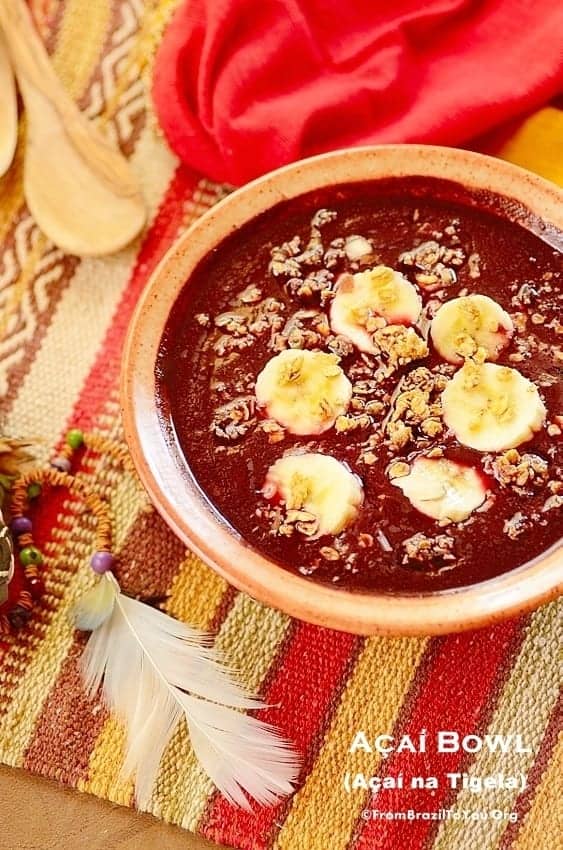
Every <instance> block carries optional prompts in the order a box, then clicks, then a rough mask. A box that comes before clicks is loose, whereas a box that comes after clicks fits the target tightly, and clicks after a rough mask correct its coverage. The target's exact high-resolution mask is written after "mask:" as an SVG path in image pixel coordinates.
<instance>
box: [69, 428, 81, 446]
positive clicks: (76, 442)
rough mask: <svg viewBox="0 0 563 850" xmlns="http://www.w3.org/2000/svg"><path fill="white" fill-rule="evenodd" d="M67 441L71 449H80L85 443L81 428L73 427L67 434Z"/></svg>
mask: <svg viewBox="0 0 563 850" xmlns="http://www.w3.org/2000/svg"><path fill="white" fill-rule="evenodd" d="M66 441H67V443H68V444H69V446H70V447H71V449H79V448H80V447H81V446H83V445H84V434H83V433H82V431H81V430H80V429H79V428H73V429H72V431H69V432H68V434H67V435H66Z"/></svg>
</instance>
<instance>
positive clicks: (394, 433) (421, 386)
mask: <svg viewBox="0 0 563 850" xmlns="http://www.w3.org/2000/svg"><path fill="white" fill-rule="evenodd" d="M447 383H448V378H447V377H446V375H443V374H442V373H441V372H433V371H431V370H430V369H428V368H427V367H426V366H419V367H418V368H416V369H413V370H412V372H408V373H407V374H406V375H404V376H403V378H402V379H401V381H400V382H399V384H398V386H397V390H396V392H395V396H394V399H393V401H392V405H391V410H390V413H389V416H388V418H387V422H386V424H385V432H384V433H385V442H386V444H387V445H388V446H390V447H391V448H392V449H393V450H396V451H402V450H404V449H405V447H406V446H408V445H409V444H410V443H413V442H414V443H417V444H418V445H419V447H420V448H424V447H426V446H428V445H430V443H431V441H432V440H435V439H436V438H438V437H440V436H441V435H442V434H443V432H444V424H443V422H442V418H441V417H442V405H441V403H440V395H441V393H442V391H443V390H444V389H445V387H446V384H447Z"/></svg>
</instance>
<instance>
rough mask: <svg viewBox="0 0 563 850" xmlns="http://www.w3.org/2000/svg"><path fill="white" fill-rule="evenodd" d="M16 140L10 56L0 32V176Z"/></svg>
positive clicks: (16, 116)
mask: <svg viewBox="0 0 563 850" xmlns="http://www.w3.org/2000/svg"><path fill="white" fill-rule="evenodd" d="M17 141H18V102H17V97H16V83H15V80H14V74H13V72H12V65H11V63H10V57H9V56H8V52H7V50H6V44H5V42H4V38H3V36H2V33H1V32H0V177H2V176H3V175H4V174H5V173H6V171H7V170H8V168H9V167H10V165H11V164H12V160H13V158H14V153H15V152H16V144H17Z"/></svg>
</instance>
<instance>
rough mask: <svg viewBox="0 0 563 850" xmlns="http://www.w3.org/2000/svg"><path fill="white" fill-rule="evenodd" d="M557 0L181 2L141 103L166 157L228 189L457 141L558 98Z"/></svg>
mask: <svg viewBox="0 0 563 850" xmlns="http://www.w3.org/2000/svg"><path fill="white" fill-rule="evenodd" d="M562 32H563V3H561V0H534V2H530V0H393V2H392V3H391V2H389V0H354V2H351V0H266V2H265V0H185V2H184V3H183V4H182V5H181V6H180V8H179V9H178V11H177V12H176V14H175V16H174V18H173V20H172V23H171V24H170V26H169V28H168V30H167V32H166V34H165V37H164V39H163V42H162V45H161V47H160V49H159V52H158V55H157V61H156V67H155V75H154V100H155V104H156V109H157V112H158V115H159V118H160V122H161V124H162V127H163V128H164V131H165V133H166V135H167V137H168V139H169V141H170V144H171V145H172V147H173V149H174V150H175V151H176V152H177V153H178V155H179V156H180V157H181V158H182V159H183V160H185V162H187V163H188V164H189V165H190V166H192V167H193V168H195V169H197V170H200V171H202V172H204V173H205V174H207V175H208V176H210V177H212V178H214V179H215V180H219V181H226V182H230V183H234V184H240V183H243V182H245V181H246V180H248V179H250V178H252V177H255V176H257V175H259V174H261V173H264V172H266V171H268V170H270V169H271V168H274V167H276V166H279V165H282V164H284V163H287V162H290V161H293V160H295V159H298V158H300V157H302V156H307V155H311V154H314V153H319V152H322V151H326V150H331V149H335V148H338V147H344V146H348V145H357V144H365V143H375V142H412V141H417V142H435V143H442V144H459V143H461V142H463V141H464V140H467V139H470V138H472V137H474V136H476V135H478V134H479V133H482V132H484V131H486V130H488V129H490V128H491V127H492V126H494V125H496V124H498V123H500V122H502V121H504V120H507V119H509V118H511V117H513V116H515V115H518V114H521V113H523V112H525V111H527V110H529V109H532V108H534V107H536V106H538V105H541V104H542V103H543V102H545V101H546V100H548V99H549V98H550V97H552V96H553V95H554V94H556V93H557V92H559V91H561V89H563V49H562V36H561V33H562Z"/></svg>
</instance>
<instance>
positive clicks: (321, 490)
mask: <svg viewBox="0 0 563 850" xmlns="http://www.w3.org/2000/svg"><path fill="white" fill-rule="evenodd" d="M262 493H263V495H264V496H265V497H266V498H267V499H269V500H270V501H276V500H279V501H281V502H282V503H283V504H284V505H285V508H286V513H287V515H288V518H289V520H291V519H292V518H294V519H296V520H297V521H299V520H301V522H302V523H303V531H304V533H306V534H307V536H308V537H309V539H310V540H317V539H318V538H319V537H322V536H323V535H325V534H339V533H340V532H341V531H342V530H343V529H344V528H345V527H346V526H347V525H349V524H350V523H351V522H352V521H353V520H354V519H355V518H356V516H357V514H358V510H359V508H360V506H361V504H362V503H363V501H364V488H363V486H362V482H361V479H360V478H359V477H358V476H357V475H354V473H353V472H351V470H350V469H349V468H348V466H347V465H346V464H344V463H341V462H340V461H339V460H336V458H334V457H331V456H330V455H322V454H318V453H316V452H309V453H307V454H299V455H286V457H282V458H280V460H277V461H276V462H275V463H274V464H273V465H272V466H271V467H270V468H269V470H268V473H267V475H266V481H265V482H264V486H263V488H262ZM291 512H294V514H293V516H292V513H291Z"/></svg>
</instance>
